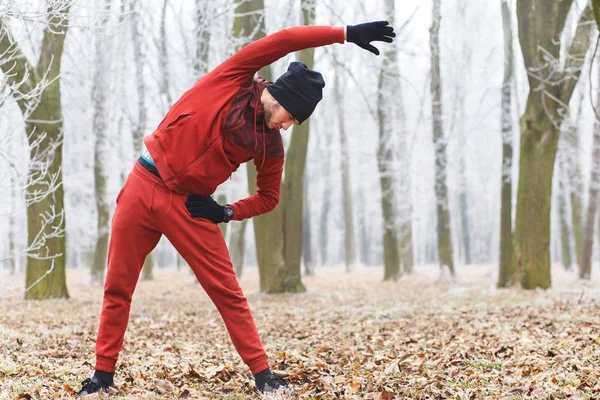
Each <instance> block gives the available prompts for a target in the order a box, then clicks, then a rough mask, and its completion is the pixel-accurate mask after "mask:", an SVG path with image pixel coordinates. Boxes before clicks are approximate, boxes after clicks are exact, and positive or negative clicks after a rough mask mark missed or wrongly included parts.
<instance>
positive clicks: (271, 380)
mask: <svg viewBox="0 0 600 400" xmlns="http://www.w3.org/2000/svg"><path fill="white" fill-rule="evenodd" d="M255 390H256V393H258V394H263V393H280V394H291V395H295V394H296V392H294V391H293V390H292V389H291V388H290V387H289V386H288V385H287V383H286V382H285V381H284V380H283V379H281V378H280V377H278V376H275V375H273V374H269V375H268V376H267V377H266V379H265V380H264V381H263V382H256V386H255Z"/></svg>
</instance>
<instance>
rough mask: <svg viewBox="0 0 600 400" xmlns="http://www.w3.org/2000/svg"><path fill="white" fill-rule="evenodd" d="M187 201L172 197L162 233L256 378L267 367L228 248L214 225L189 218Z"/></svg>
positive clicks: (162, 220) (162, 221)
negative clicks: (217, 313) (204, 295)
mask: <svg viewBox="0 0 600 400" xmlns="http://www.w3.org/2000/svg"><path fill="white" fill-rule="evenodd" d="M186 198H187V197H186V196H181V195H173V202H172V208H171V210H170V213H169V216H168V217H167V218H165V219H161V230H162V232H163V233H164V234H165V236H166V237H167V238H168V239H169V241H170V242H171V243H172V244H173V246H174V247H175V249H177V251H178V252H179V253H180V254H181V256H182V257H183V258H184V259H185V260H186V262H187V263H188V264H189V265H190V267H191V268H192V270H193V271H194V274H195V275H196V278H197V279H198V282H200V284H201V285H202V287H203V288H204V290H205V291H206V293H207V294H208V296H209V297H210V298H211V300H212V301H213V303H214V304H215V306H216V307H217V310H218V311H219V313H220V314H221V317H222V318H223V321H224V322H225V326H226V327H227V331H228V332H229V336H230V338H231V341H232V342H233V345H234V346H235V348H236V350H237V352H238V353H239V355H240V356H241V357H242V360H243V361H244V362H245V363H246V364H247V365H248V367H249V368H250V370H251V371H252V374H256V373H258V372H260V371H262V370H264V369H267V368H269V364H268V362H267V356H266V353H265V350H264V348H263V346H262V343H261V340H260V336H259V335H258V330H257V329H256V325H255V323H254V318H252V314H251V312H250V308H249V307H248V301H247V300H246V297H245V296H244V293H242V289H241V288H240V285H239V283H238V281H237V278H236V276H235V272H234V270H233V266H232V264H231V259H230V258H229V252H228V250H227V245H226V244H225V240H224V239H223V235H222V233H221V231H220V229H219V227H218V225H217V224H215V223H213V222H210V221H208V220H205V219H193V218H192V217H191V216H190V215H189V213H188V212H187V210H186V208H185V204H184V203H185V200H186Z"/></svg>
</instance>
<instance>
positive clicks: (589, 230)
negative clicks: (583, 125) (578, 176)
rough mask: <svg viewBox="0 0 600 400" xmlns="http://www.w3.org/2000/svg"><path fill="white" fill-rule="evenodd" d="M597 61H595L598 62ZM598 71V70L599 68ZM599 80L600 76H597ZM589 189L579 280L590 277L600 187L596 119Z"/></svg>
mask: <svg viewBox="0 0 600 400" xmlns="http://www.w3.org/2000/svg"><path fill="white" fill-rule="evenodd" d="M598 61H599V60H596V62H598ZM599 70H600V68H599ZM599 80H600V75H599ZM598 105H600V91H598V92H597V93H596V107H598ZM591 169H592V171H591V173H590V188H589V197H588V209H587V218H586V227H585V241H584V247H583V260H582V261H583V262H582V263H581V265H580V266H579V279H585V280H590V279H591V277H592V251H593V248H594V228H595V226H596V207H597V206H598V188H599V186H600V119H598V118H597V117H596V122H595V124H594V137H593V141H592V166H591Z"/></svg>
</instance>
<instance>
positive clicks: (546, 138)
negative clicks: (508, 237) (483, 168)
mask: <svg viewBox="0 0 600 400" xmlns="http://www.w3.org/2000/svg"><path fill="white" fill-rule="evenodd" d="M573 3H574V2H573V1H572V0H568V1H560V2H556V1H552V0H541V1H536V0H518V2H517V16H518V20H519V24H518V25H519V42H520V43H521V52H522V53H523V59H524V62H525V67H526V68H527V75H528V76H527V78H528V81H529V96H528V99H527V106H526V110H525V113H524V114H523V115H522V116H521V144H520V161H519V189H518V195H517V214H516V220H515V232H514V248H513V251H514V252H513V263H514V264H515V266H514V267H513V269H514V270H515V271H516V274H517V275H516V276H515V277H511V278H510V279H513V280H514V281H518V282H520V283H521V286H522V287H523V288H526V289H535V288H538V287H539V288H548V287H549V286H550V285H551V276H550V203H551V198H552V175H553V169H554V159H555V155H556V149H557V143H558V138H559V136H560V129H561V124H562V122H563V121H564V119H565V116H566V115H567V112H568V104H569V100H570V99H571V95H572V94H573V90H574V88H575V85H576V83H577V80H578V79H579V76H580V74H581V67H582V65H583V63H584V59H585V55H586V52H587V50H588V47H589V44H590V40H591V30H592V26H593V25H592V24H591V22H592V9H591V7H590V6H589V5H588V6H587V7H586V8H585V9H584V10H583V12H582V13H581V17H580V20H579V24H578V26H577V30H576V32H575V36H574V37H573V39H572V40H571V41H570V43H562V42H561V40H560V38H561V33H562V32H563V28H564V26H565V21H566V18H567V14H568V13H569V11H570V9H571V7H572V6H573ZM540 28H541V29H540ZM561 50H563V51H565V52H566V54H567V56H566V57H561ZM563 60H564V61H563Z"/></svg>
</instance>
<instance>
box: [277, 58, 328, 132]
mask: <svg viewBox="0 0 600 400" xmlns="http://www.w3.org/2000/svg"><path fill="white" fill-rule="evenodd" d="M324 87H325V81H324V80H323V76H322V75H321V74H320V73H319V72H317V71H314V70H312V69H310V68H308V67H307V66H306V64H303V63H301V62H293V63H291V64H290V66H289V67H288V70H287V72H286V73H285V74H283V75H281V76H280V77H279V79H277V80H276V81H275V82H273V83H272V84H271V85H270V86H269V87H267V89H268V90H269V93H271V95H272V96H273V97H274V98H275V100H277V101H278V102H279V104H281V106H282V107H283V108H285V109H286V110H287V111H289V113H290V114H292V116H293V117H294V118H296V119H297V120H298V122H299V123H302V122H304V121H306V119H308V117H310V115H311V114H312V113H313V111H315V107H316V106H317V103H318V102H319V101H321V99H322V98H323V88H324Z"/></svg>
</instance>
